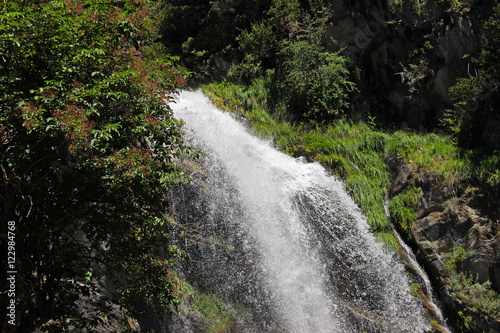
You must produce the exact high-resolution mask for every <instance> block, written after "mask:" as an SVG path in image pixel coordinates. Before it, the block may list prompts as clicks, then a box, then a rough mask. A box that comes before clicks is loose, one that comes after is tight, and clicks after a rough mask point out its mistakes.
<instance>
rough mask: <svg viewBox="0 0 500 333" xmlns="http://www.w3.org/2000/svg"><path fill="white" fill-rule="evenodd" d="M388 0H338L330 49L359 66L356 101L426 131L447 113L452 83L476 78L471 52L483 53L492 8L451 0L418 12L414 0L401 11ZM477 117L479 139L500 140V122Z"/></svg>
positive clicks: (425, 6)
mask: <svg viewBox="0 0 500 333" xmlns="http://www.w3.org/2000/svg"><path fill="white" fill-rule="evenodd" d="M390 3H391V1H349V2H347V1H340V0H337V1H333V5H332V6H333V7H334V8H335V13H336V14H335V15H333V16H332V17H333V19H332V22H331V26H330V27H329V28H328V29H327V36H326V37H327V38H326V41H332V40H333V41H336V42H328V44H327V48H328V49H329V50H330V51H340V50H342V54H343V55H345V56H347V57H349V58H350V59H352V60H353V61H354V62H355V63H356V65H357V66H358V67H359V68H360V69H361V71H360V75H361V77H360V80H359V81H358V82H357V85H358V87H359V89H360V92H361V94H358V95H357V96H355V97H354V102H355V103H357V104H359V105H360V107H361V106H365V107H366V106H367V104H368V106H367V107H368V108H369V109H370V110H372V112H375V113H377V112H378V114H380V115H381V116H382V117H384V118H390V119H391V121H395V122H399V123H405V124H406V125H408V126H409V127H411V128H413V129H417V130H419V131H429V130H432V129H434V128H436V126H438V125H439V122H440V120H441V119H442V116H443V113H444V112H445V110H447V109H453V101H452V100H451V99H450V96H449V94H448V91H449V88H450V87H451V86H452V85H454V84H455V82H456V80H457V79H458V78H465V77H469V76H473V75H477V69H476V68H475V64H474V63H473V62H472V61H471V59H470V57H468V55H474V54H477V52H478V51H479V49H480V46H481V37H482V36H483V35H484V34H485V33H487V32H486V31H485V29H484V27H483V23H484V22H483V21H482V20H481V19H480V17H481V16H484V14H485V11H491V9H488V7H487V5H482V4H478V3H476V4H475V5H474V6H473V7H471V8H463V9H456V8H455V9H451V8H450V4H449V2H446V1H426V2H423V3H422V4H421V5H422V8H421V14H419V13H418V12H417V11H416V10H415V8H414V7H413V5H412V4H411V3H412V1H403V2H402V3H403V4H402V5H401V6H400V7H399V8H390V5H389V4H390ZM422 13H425V14H422ZM484 98H487V97H484ZM479 115H480V114H479V113H478V117H476V118H478V119H473V120H474V123H476V124H477V126H478V129H477V133H478V138H479V139H481V140H482V141H483V143H485V144H489V145H493V146H495V145H499V144H500V134H499V133H500V119H499V118H498V116H495V115H492V114H490V115H487V114H484V115H483V114H481V115H480V117H479ZM492 117H496V118H494V119H493V118H492ZM479 118H481V119H479ZM482 118H484V119H482Z"/></svg>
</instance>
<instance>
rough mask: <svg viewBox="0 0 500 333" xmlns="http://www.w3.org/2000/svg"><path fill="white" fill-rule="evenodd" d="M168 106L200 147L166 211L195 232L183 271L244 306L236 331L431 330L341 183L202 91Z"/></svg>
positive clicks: (391, 259)
mask: <svg viewBox="0 0 500 333" xmlns="http://www.w3.org/2000/svg"><path fill="white" fill-rule="evenodd" d="M170 106H171V107H172V109H173V110H174V114H175V117H176V118H178V119H182V120H183V121H184V122H185V126H184V136H185V137H186V138H187V140H188V141H189V143H190V144H191V145H192V146H194V147H197V148H199V149H201V150H202V151H204V152H205V153H206V157H205V158H203V159H202V160H201V161H200V166H199V170H196V172H193V174H192V177H193V179H194V182H195V184H197V186H196V188H197V190H195V189H192V188H191V189H190V188H187V189H186V188H178V189H175V190H173V191H172V193H171V200H172V205H173V206H174V207H175V209H174V218H175V219H177V220H179V221H181V222H182V223H184V224H185V225H188V226H190V227H191V228H192V229H197V230H202V232H201V233H202V237H201V238H200V240H199V242H193V243H192V244H191V246H190V248H189V252H190V255H191V256H192V258H191V259H192V260H186V262H185V263H184V264H183V267H182V268H181V270H182V271H183V274H185V275H186V277H187V278H188V279H189V280H192V281H194V283H195V284H196V285H197V286H198V287H200V288H203V289H204V290H207V291H209V292H210V293H213V294H215V295H217V296H218V297H220V298H222V299H224V300H226V301H227V302H231V303H237V304H240V305H241V307H243V308H244V309H246V310H245V311H244V313H245V314H246V315H241V318H240V320H239V322H238V328H239V331H241V332H304V333H310V332H425V331H428V330H430V324H429V323H428V319H427V317H426V314H425V310H424V307H423V306H422V304H421V303H420V302H419V301H418V300H417V299H416V298H415V297H414V296H413V295H412V294H411V292H410V282H409V280H408V277H407V276H406V275H405V273H404V267H403V266H402V264H401V263H400V262H398V261H397V260H396V259H395V257H394V256H393V255H391V254H390V253H388V252H387V251H386V250H384V248H383V246H382V245H381V244H380V243H378V242H376V241H375V239H374V237H373V235H372V234H371V233H370V231H369V228H368V226H367V222H366V219H365V218H364V216H363V215H362V213H361V212H360V210H359V209H358V208H357V206H356V205H355V204H354V202H353V201H352V200H351V198H350V197H349V195H348V194H347V193H346V191H345V189H344V187H343V184H342V182H341V181H339V180H338V179H337V178H335V177H332V176H330V175H328V174H327V172H325V170H324V169H323V167H322V166H321V165H320V164H318V163H303V162H302V161H301V160H299V159H294V158H292V157H290V156H287V155H285V154H283V153H281V152H279V151H278V150H276V149H275V148H273V146H272V144H271V143H270V142H266V141H265V140H262V139H260V138H257V137H255V136H253V135H251V134H250V133H249V132H248V131H247V130H246V128H245V126H244V125H242V124H241V122H240V121H238V120H236V119H235V117H234V116H232V115H231V114H228V113H225V112H222V111H220V110H218V109H217V108H215V107H214V106H213V105H212V104H211V103H210V102H209V101H208V99H207V98H206V97H205V96H204V95H203V94H202V93H201V92H189V91H183V92H181V94H180V96H179V98H178V100H177V101H176V102H175V103H172V104H171V105H170ZM207 240H209V241H207ZM178 241H179V242H180V243H182V240H181V239H179V240H178Z"/></svg>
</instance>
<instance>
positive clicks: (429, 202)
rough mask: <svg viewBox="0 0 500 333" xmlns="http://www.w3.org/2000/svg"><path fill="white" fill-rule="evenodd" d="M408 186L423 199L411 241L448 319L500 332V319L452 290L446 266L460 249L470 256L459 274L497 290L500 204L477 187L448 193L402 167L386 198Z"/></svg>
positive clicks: (471, 328) (499, 281) (475, 328)
mask: <svg viewBox="0 0 500 333" xmlns="http://www.w3.org/2000/svg"><path fill="white" fill-rule="evenodd" d="M411 185H416V186H420V187H421V188H422V190H423V192H424V195H423V198H422V200H421V202H420V209H419V212H418V218H417V219H416V221H415V222H414V223H413V225H412V227H411V239H410V240H409V241H410V242H411V243H412V245H413V246H414V247H415V248H416V249H417V250H418V251H417V253H418V257H419V259H420V261H421V263H422V264H423V266H424V267H425V269H426V270H427V271H428V272H429V273H430V274H431V276H432V278H433V280H434V282H435V283H436V284H437V286H438V288H437V290H439V294H440V299H441V301H442V302H443V303H444V305H445V307H446V309H447V312H448V316H449V318H450V319H451V321H453V322H455V323H460V322H461V320H462V319H463V318H459V316H460V315H459V313H462V316H463V317H467V316H469V317H470V318H471V319H470V320H469V321H470V322H469V327H468V329H469V331H470V332H483V331H484V332H490V331H495V332H497V331H500V321H498V320H494V319H492V318H491V317H489V316H488V314H485V313H482V312H481V310H479V309H476V308H474V306H473V305H471V304H468V303H467V301H466V300H465V301H464V299H463V298H462V299H461V298H460V297H456V295H457V292H458V291H457V290H453V289H452V287H451V286H452V281H451V278H452V277H451V275H450V271H449V270H447V269H446V268H445V262H446V260H447V258H448V257H449V254H450V253H451V252H452V251H453V250H454V249H455V247H456V246H459V247H461V248H463V249H464V250H465V251H464V252H466V253H467V254H468V255H467V256H466V258H465V259H464V260H463V262H461V265H460V267H458V269H459V271H460V272H463V273H466V275H467V276H469V277H473V278H475V279H476V281H477V282H479V283H481V284H482V283H485V282H486V281H490V282H491V286H492V288H493V289H494V290H495V291H497V292H499V291H500V275H499V272H500V214H499V209H498V207H499V203H498V202H494V201H493V200H492V199H491V198H490V197H489V196H488V195H487V194H486V193H483V192H481V191H480V190H479V189H477V188H472V189H468V190H466V191H465V192H464V193H463V194H460V195H459V196H458V197H456V196H454V195H451V194H450V193H448V192H450V191H448V189H446V188H444V186H443V185H442V184H441V182H439V181H438V180H437V179H435V177H434V176H433V175H432V174H431V173H427V172H420V173H415V172H413V173H412V170H410V168H409V167H408V166H405V165H402V166H399V167H398V168H397V176H396V178H395V181H394V183H393V186H392V188H391V190H390V194H391V195H396V194H398V193H399V192H400V191H401V190H402V189H404V188H405V187H409V186H411Z"/></svg>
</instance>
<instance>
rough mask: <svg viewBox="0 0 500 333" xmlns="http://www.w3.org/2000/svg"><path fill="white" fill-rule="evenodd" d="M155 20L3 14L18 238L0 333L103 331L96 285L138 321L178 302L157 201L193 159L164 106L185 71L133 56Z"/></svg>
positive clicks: (6, 137) (4, 127)
mask: <svg viewBox="0 0 500 333" xmlns="http://www.w3.org/2000/svg"><path fill="white" fill-rule="evenodd" d="M150 15H151V12H150V7H149V6H148V5H147V3H146V2H144V1H121V2H120V3H119V5H118V4H116V3H115V2H113V1H101V0H82V1H80V0H75V1H73V0H51V1H3V2H2V3H1V4H0V35H1V41H0V55H1V56H0V101H1V102H0V167H1V172H0V184H1V185H0V198H1V202H2V203H1V211H2V214H1V216H2V217H1V219H2V223H1V228H2V229H1V232H2V234H3V233H5V234H7V229H6V228H7V225H13V224H14V225H15V231H14V232H15V235H16V238H15V256H16V257H15V258H16V260H15V263H14V266H13V267H14V268H13V269H12V270H16V271H17V275H16V293H15V295H14V296H13V300H14V301H15V304H16V314H15V318H12V322H11V323H8V322H7V320H10V319H9V318H8V317H7V316H2V318H1V319H0V326H1V330H2V331H3V332H8V331H19V332H29V331H32V330H35V329H36V328H39V327H43V329H44V330H45V331H62V330H65V329H69V328H68V323H70V327H71V328H72V329H74V330H78V331H80V330H84V329H86V330H92V329H95V327H97V326H99V325H105V324H106V320H105V319H103V318H104V316H103V315H102V313H107V314H108V315H111V313H112V312H110V310H109V309H110V307H109V305H110V304H109V303H108V302H107V301H106V299H105V297H104V294H105V293H104V291H103V289H102V288H103V285H102V282H103V281H109V282H111V283H113V286H114V288H115V289H116V293H115V295H114V297H116V299H117V300H118V302H119V303H120V304H121V305H122V306H123V307H124V308H125V309H127V310H128V311H129V313H132V314H133V315H135V316H137V315H139V314H140V313H142V312H144V311H148V309H149V311H160V312H163V311H165V309H168V307H169V306H170V305H171V304H172V303H176V301H177V299H178V295H177V293H176V288H177V286H176V280H175V279H173V275H172V274H171V269H172V262H173V259H174V258H176V257H178V256H180V255H181V252H180V251H179V250H178V249H177V248H176V247H175V246H173V245H170V244H169V241H168V236H167V233H166V229H165V227H166V226H165V220H166V219H165V216H164V214H165V207H164V199H163V193H164V191H165V189H167V188H168V187H169V186H171V185H172V184H173V183H177V182H181V183H182V182H187V181H188V178H187V176H186V175H185V174H184V173H183V171H182V170H181V169H180V168H179V167H178V166H176V164H175V163H174V162H173V160H174V159H175V158H179V157H182V156H188V155H190V154H191V153H190V149H189V148H188V147H187V146H186V145H185V144H184V143H183V139H182V137H181V133H180V126H181V123H180V122H179V121H177V120H175V119H174V118H173V117H172V113H171V110H170V109H169V108H168V106H167V105H165V101H168V100H170V99H171V98H172V97H173V96H174V94H175V92H176V90H177V89H178V88H180V87H182V86H183V83H185V78H184V76H185V74H186V72H185V71H184V70H182V69H181V68H176V67H174V66H173V65H172V62H171V61H170V62H169V61H161V60H154V59H146V58H144V57H142V56H141V49H140V46H141V45H144V44H146V43H148V41H149V40H150V39H151V38H152V36H153V35H152V33H153V31H152V28H153V26H152V21H151V16H150ZM8 223H9V224H8ZM9 231H12V230H9ZM5 258H6V257H2V260H5ZM3 262H4V261H3ZM4 263H5V262H4ZM4 267H5V266H4ZM2 276H4V275H2ZM103 279H105V280H103ZM6 281H7V280H6V279H5V278H2V282H0V283H1V285H2V290H7V289H8V288H7V287H6V283H7V282H6ZM8 301H9V300H8V298H6V297H2V300H1V306H2V307H3V308H6V307H7V303H6V302H8ZM77 304H83V305H82V307H83V308H85V307H90V308H92V307H95V308H94V309H95V310H94V311H90V312H88V313H85V311H83V310H82V308H80V307H79V306H77ZM118 320H121V319H119V318H118Z"/></svg>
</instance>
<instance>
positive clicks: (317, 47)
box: [275, 25, 356, 120]
mask: <svg viewBox="0 0 500 333" xmlns="http://www.w3.org/2000/svg"><path fill="white" fill-rule="evenodd" d="M301 30H302V32H300V33H297V35H296V36H295V37H294V38H292V39H289V40H284V41H282V43H281V44H280V49H281V50H280V52H279V54H278V57H279V60H278V65H277V71H278V73H277V78H276V80H275V81H276V88H277V90H278V95H279V96H280V97H279V98H280V99H281V100H282V101H283V103H284V104H285V106H286V109H287V110H288V112H289V113H290V114H292V115H294V116H295V117H298V118H299V119H313V120H325V119H332V118H335V117H338V116H340V115H341V114H342V113H343V112H344V111H346V110H347V108H348V106H349V95H350V93H351V92H352V91H354V90H355V89H356V86H355V84H354V82H352V81H350V72H349V70H348V66H347V60H346V58H345V57H343V56H341V55H340V54H338V53H332V52H328V51H326V50H324V48H323V46H322V45H321V37H322V35H323V32H322V29H321V28H317V27H314V26H312V25H309V26H308V27H306V28H304V29H301Z"/></svg>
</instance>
